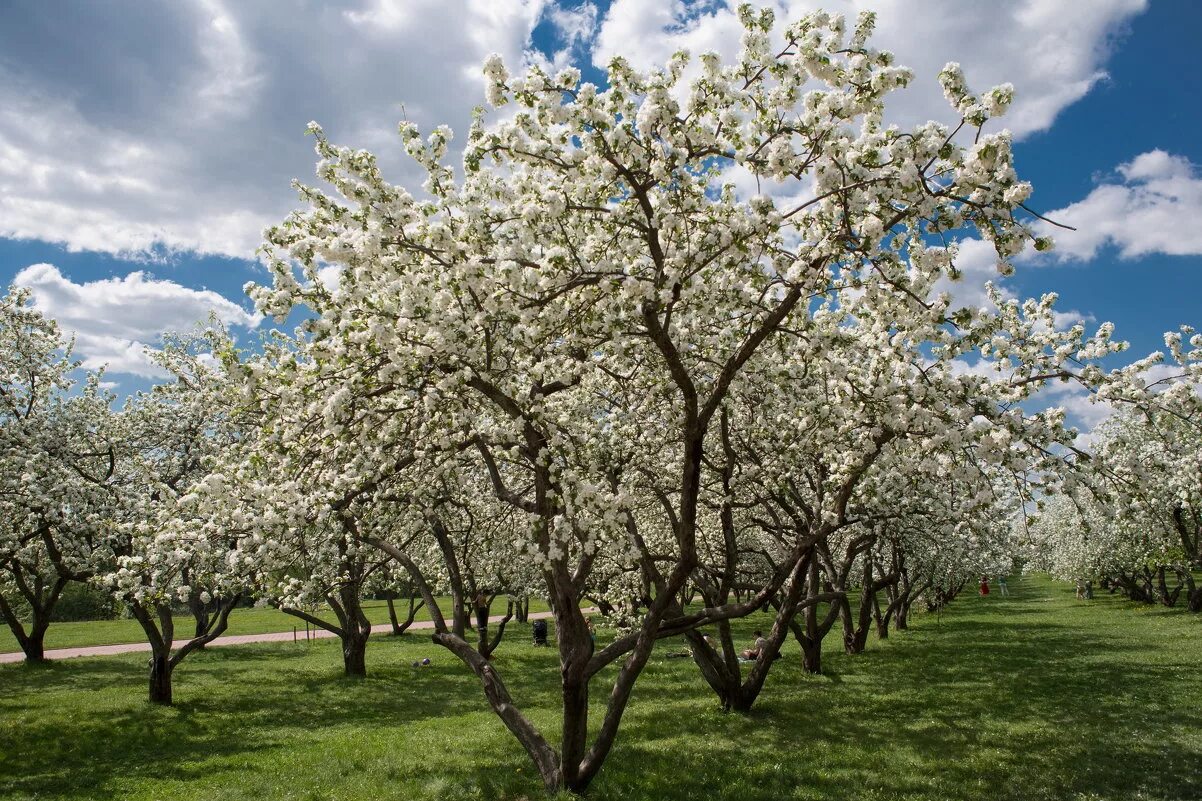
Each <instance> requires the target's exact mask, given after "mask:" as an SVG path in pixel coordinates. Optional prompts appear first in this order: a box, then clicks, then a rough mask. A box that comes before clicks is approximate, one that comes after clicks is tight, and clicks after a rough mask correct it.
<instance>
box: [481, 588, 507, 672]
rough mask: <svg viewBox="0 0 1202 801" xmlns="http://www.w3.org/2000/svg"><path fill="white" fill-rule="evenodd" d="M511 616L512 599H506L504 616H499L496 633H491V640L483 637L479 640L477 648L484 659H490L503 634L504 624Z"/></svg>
mask: <svg viewBox="0 0 1202 801" xmlns="http://www.w3.org/2000/svg"><path fill="white" fill-rule="evenodd" d="M512 617H513V601H506V603H505V616H504V617H503V618H501V622H500V623H498V624H497V633H496V634H495V635H493V638H492V640H489V639H488V638H487V637H484V638H483V639H481V640H480V643H479V650H480V655H481V656H483V657H484V658H485V659H491V658H492V653H493V651H495V650H497V646H498V645H500V644H501V638H502V637H504V636H505V624H506V623H508V622H509V620H510V618H512Z"/></svg>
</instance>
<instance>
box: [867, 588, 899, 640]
mask: <svg viewBox="0 0 1202 801" xmlns="http://www.w3.org/2000/svg"><path fill="white" fill-rule="evenodd" d="M895 608H896V607H895ZM872 618H873V621H874V622H875V623H876V636H877V637H878V638H880V639H882V640H884V639H888V637H889V611H888V610H886V611H884V612H882V611H881V601H880V597H879V596H878V595H877V594H876V593H873V594H872Z"/></svg>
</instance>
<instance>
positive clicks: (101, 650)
mask: <svg viewBox="0 0 1202 801" xmlns="http://www.w3.org/2000/svg"><path fill="white" fill-rule="evenodd" d="M590 611H593V610H589V609H585V610H584V612H585V613H586V614H587V613H589V612H590ZM549 617H551V613H550V612H531V613H530V619H531V620H539V619H541V618H549ZM501 620H502V616H501V615H494V616H493V617H490V618H489V619H488V621H489V622H490V623H500V622H501ZM432 628H434V624H433V623H432V622H431V621H429V620H423V621H418V622H416V623H413V624H412V625H411V626H409V631H413V630H414V629H432ZM391 631H392V624H391V623H381V624H380V625H378V626H372V627H371V633H372V634H388V633H389V632H391ZM334 636H336V635H335V634H334V633H333V632H329V631H326V630H325V629H316V630H310V631H309V637H310V638H311V639H326V638H327V637H334ZM293 639H296V640H304V639H305V633H304V632H303V631H301V632H292V631H273V632H268V633H265V634H231V635H228V636H225V637H218V638H217V639H215V640H213V642H211V643H209V645H208V647H210V648H212V647H214V646H218V645H245V644H247V643H254V642H291V641H292V640H293ZM186 642H187V640H176V641H175V643H174V646H175V647H176V648H180V647H182V646H183V644H184V643H186ZM149 650H150V643H146V642H129V643H123V644H121V645H90V646H87V647H84V648H55V649H52V650H48V651H46V658H47V659H71V658H73V657H77V656H109V655H111V654H129V653H135V652H138V651H149ZM24 659H25V654H23V653H21V652H20V651H17V652H15V653H8V654H0V664H3V663H5V662H20V661H22V660H24Z"/></svg>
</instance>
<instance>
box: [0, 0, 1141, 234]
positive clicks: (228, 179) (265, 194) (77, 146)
mask: <svg viewBox="0 0 1202 801" xmlns="http://www.w3.org/2000/svg"><path fill="white" fill-rule="evenodd" d="M821 1H822V4H823V5H827V6H830V7H831V8H832V9H833V10H839V11H844V12H847V13H848V14H853V15H854V13H855V12H856V11H857V10H858V9H859V8H860V6H861V5H866V4H867V3H868V0H821ZM774 2H777V5H778V8H779V10H780V15H781V17H782V18H790V17H793V16H796V14H797V13H800V12H801V11H803V10H806V9H808V8H810V7H812V6H816V5H818V4H819V0H814V2H796V1H795V0H789V1H788V2H785V0H774ZM731 5H733V3H732V4H730V5H728V4H726V3H720V2H702V3H689V4H685V3H683V2H675V1H673V2H662V3H659V2H657V3H649V2H643V0H616V2H614V3H613V4H612V5H611V6H610V7H609V9H608V11H607V12H606V13H605V14H604V17H603V18H602V15H601V14H600V12H599V10H598V5H597V4H595V3H593V2H583V3H576V4H572V5H570V6H569V5H567V4H552V3H549V2H547V0H350V2H348V3H347V4H346V5H343V6H332V5H327V4H303V3H302V4H290V5H288V6H287V9H286V10H283V9H281V7H280V6H279V5H277V4H272V3H235V2H232V0H181V1H180V2H177V3H162V4H156V5H152V6H147V5H146V4H144V3H139V2H136V0H112V2H106V3H89V2H86V1H85V0H68V2H67V3H66V4H64V3H54V4H47V3H41V2H37V0H14V1H13V2H11V3H8V4H6V7H5V11H4V21H3V24H0V236H5V237H16V238H33V239H41V240H46V241H50V242H56V243H61V244H63V245H65V246H66V247H68V248H69V249H71V250H81V249H83V250H97V251H104V252H109V253H116V254H120V255H126V256H128V255H130V254H139V253H142V252H144V251H146V250H149V249H156V248H157V249H160V250H164V249H165V250H168V251H170V250H172V249H181V250H193V251H196V252H198V253H213V254H221V255H228V256H240V257H246V256H249V255H251V254H252V253H253V251H254V249H255V247H256V246H257V245H258V244H259V242H260V238H261V231H262V229H263V227H264V226H266V225H269V224H272V223H275V222H277V221H279V220H280V219H281V218H282V217H283V216H285V215H286V213H287V212H288V210H289V209H290V208H291V207H292V205H293V196H292V193H291V191H290V190H289V189H288V183H289V181H290V180H291V179H292V178H295V177H300V178H302V179H308V178H309V177H310V176H311V175H312V165H313V162H314V157H313V155H312V151H311V150H310V143H309V142H308V141H306V140H305V138H304V137H303V135H302V132H303V130H304V126H305V124H306V123H307V122H308V121H309V120H311V119H316V120H318V121H319V122H322V123H323V124H324V125H325V127H326V129H327V131H328V132H329V133H330V135H331V138H333V139H334V140H335V141H338V142H344V143H347V144H352V145H355V146H361V147H367V148H370V149H373V150H375V151H377V153H378V154H379V156H380V158H381V164H382V167H383V168H384V169H385V172H386V174H387V175H389V176H390V177H392V178H393V179H394V180H401V181H409V180H413V179H414V178H415V177H416V171H415V170H412V168H411V167H409V166H408V165H407V162H406V160H405V159H404V158H403V157H402V156H401V148H400V147H399V146H398V143H397V141H396V137H395V135H394V130H395V123H396V121H397V120H398V119H399V118H400V117H401V116H407V117H408V118H410V119H413V120H414V121H415V122H417V123H418V124H419V125H421V126H423V127H432V126H434V125H436V124H440V123H447V124H450V125H451V126H452V127H453V128H455V129H456V130H458V131H459V132H460V134H461V135H462V134H463V133H464V132H465V131H466V128H467V124H468V121H469V115H470V109H471V106H472V105H473V104H474V103H475V102H476V101H477V100H478V99H479V98H481V96H482V84H481V76H480V69H479V65H480V64H481V63H482V62H483V60H484V58H485V57H486V56H487V55H488V54H489V53H492V52H498V53H500V54H501V55H502V56H503V57H504V58H505V60H506V61H507V62H508V63H509V64H511V65H512V66H513V67H515V68H516V67H520V66H521V65H522V64H523V63H542V64H551V65H552V66H563V65H565V64H566V63H567V62H568V61H571V60H576V61H579V60H582V59H584V58H587V57H588V56H587V55H586V52H587V51H588V50H589V49H590V48H591V53H592V59H593V61H594V63H596V64H598V65H604V64H605V63H606V62H607V61H608V59H609V58H610V57H611V56H612V55H614V54H616V53H619V52H620V53H623V54H627V55H629V56H630V57H631V58H632V60H633V61H634V62H635V63H637V64H639V65H641V66H649V65H651V64H654V63H662V62H663V61H664V60H666V59H667V58H668V57H669V56H670V55H671V53H672V52H673V51H674V50H675V49H677V48H678V47H680V46H682V45H683V46H687V47H690V48H691V49H693V50H694V51H702V50H710V49H715V50H719V51H721V52H723V53H724V54H725V55H727V56H733V51H734V50H735V49H736V48H737V46H738V40H739V30H738V25H737V22H736V21H735V18H734V15H733V11H732V9H731ZM873 5H879V6H880V8H879V12H880V15H879V16H880V25H879V29H880V35H879V37H878V40H877V42H878V44H879V45H880V46H883V47H888V48H892V49H894V50H895V51H896V52H897V53H898V55H899V57H900V59H901V60H902V61H904V62H906V63H909V64H910V65H912V66H913V67H915V68H916V70H917V72H918V75H919V78H920V79H919V81H918V82H917V85H916V86H914V87H912V88H910V89H907V90H905V92H903V93H902V96H901V100H902V102H901V104H900V107H899V109H898V114H899V115H900V118H901V119H902V120H903V121H913V120H918V119H925V118H927V117H930V116H932V115H935V116H944V117H946V116H947V114H946V105H945V103H944V101H943V99H942V96H941V93H940V90H939V88H938V86H937V83H936V81H935V74H936V73H937V71H938V69H939V67H940V66H942V63H943V61H945V60H949V59H956V60H959V61H961V62H962V63H963V64H964V66H965V69H966V72H967V74H968V77H969V79H970V80H971V81H972V82H973V83H974V84H975V85H977V86H981V87H984V86H988V85H991V84H993V83H998V82H1001V81H1004V80H1010V81H1013V82H1014V83H1015V84H1016V86H1017V87H1018V92H1019V100H1018V103H1017V105H1016V107H1015V109H1014V112H1013V114H1012V116H1011V117H1010V118H1009V121H1008V123H1007V124H1009V125H1010V126H1011V127H1012V128H1014V129H1015V130H1016V131H1018V132H1019V133H1023V132H1029V131H1034V130H1039V129H1042V128H1045V127H1047V126H1048V125H1049V124H1050V123H1051V121H1052V119H1053V118H1054V117H1055V115H1056V113H1057V112H1058V111H1059V110H1060V109H1062V108H1063V107H1064V106H1066V105H1067V104H1069V103H1071V102H1073V101H1074V100H1076V99H1078V98H1079V97H1081V96H1082V95H1083V94H1084V93H1085V92H1087V91H1088V90H1089V88H1090V87H1091V86H1093V85H1094V84H1095V83H1096V82H1097V81H1098V80H1100V79H1101V78H1102V77H1103V75H1104V72H1103V70H1102V64H1103V62H1104V60H1105V57H1106V55H1107V52H1108V49H1109V45H1110V41H1111V39H1112V38H1113V36H1114V35H1115V33H1116V32H1117V31H1120V30H1121V28H1122V25H1123V23H1124V22H1125V21H1126V20H1127V19H1129V18H1130V17H1131V16H1132V15H1133V14H1135V13H1137V12H1138V11H1140V10H1141V9H1142V8H1143V7H1144V5H1145V0H1095V2H1091V3H1087V4H1067V3H1062V2H1059V0H1026V2H1022V3H1014V4H1005V5H1003V6H1000V7H999V6H997V5H996V4H991V3H986V2H984V0H977V2H964V3H957V4H953V5H948V4H945V3H937V2H935V0H924V1H923V2H908V3H885V4H880V3H873ZM916 20H920V21H921V22H920V23H917V22H916ZM543 21H545V22H547V23H548V24H549V29H550V30H551V31H552V32H553V33H554V35H555V36H557V37H558V42H556V43H552V45H551V46H552V47H553V48H555V49H554V52H553V53H551V54H548V55H549V56H550V58H549V59H548V56H547V55H543V54H539V53H535V52H533V50H532V47H531V36H532V32H533V31H534V29H535V28H536V27H537V26H539V24H540V23H542V22H543ZM402 106H403V108H404V111H403V112H402Z"/></svg>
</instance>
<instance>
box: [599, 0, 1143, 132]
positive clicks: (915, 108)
mask: <svg viewBox="0 0 1202 801" xmlns="http://www.w3.org/2000/svg"><path fill="white" fill-rule="evenodd" d="M754 4H755V5H757V6H771V7H772V8H773V9H774V10H775V11H776V14H777V19H778V20H793V19H796V18H797V17H799V16H800V15H801V14H803V13H806V12H808V11H813V10H816V9H818V8H825V9H826V10H828V11H832V12H839V13H843V14H845V15H846V16H847V17H848V19H849V20H854V19H855V17H856V15H857V14H858V13H859V12H860V11H861V10H873V11H876V12H877V32H876V35H875V36H874V38H873V40H872V42H873V45H874V46H875V47H879V48H882V49H887V50H892V51H893V52H894V53H895V54H896V55H897V57H898V61H899V62H900V63H902V64H905V65H906V66H909V67H911V68H913V69H914V71H915V77H916V81H915V83H914V85H912V86H910V87H909V88H907V89H905V90H904V91H902V92H900V93H898V94H897V95H896V96H895V97H894V103H895V104H896V105H894V106H893V107H892V115H893V118H894V119H895V120H897V121H899V122H901V123H903V124H913V123H917V122H922V121H925V120H927V119H941V120H949V119H950V116H951V110H950V109H949V108H948V105H947V101H946V100H944V98H943V94H942V90H941V89H940V87H939V84H938V81H937V80H936V75H937V74H938V72H939V70H940V69H941V68H942V67H943V65H944V64H945V63H946V62H948V61H958V62H960V64H961V65H962V66H963V68H964V71H965V75H966V77H967V78H968V80H969V85H970V86H971V87H974V88H976V89H978V90H980V89H987V88H989V87H991V86H994V85H996V84H999V83H1004V82H1007V81H1009V82H1011V83H1013V84H1014V86H1015V89H1016V91H1017V99H1016V101H1015V104H1014V106H1013V107H1012V110H1011V112H1010V114H1009V115H1008V116H1007V117H1006V118H1005V120H1004V123H1005V125H1006V126H1007V127H1009V128H1010V129H1011V130H1012V131H1014V132H1015V133H1016V134H1018V135H1023V134H1028V133H1032V132H1034V131H1040V130H1043V129H1045V128H1047V127H1048V126H1050V125H1051V124H1052V121H1053V120H1054V119H1055V117H1056V115H1057V114H1058V113H1059V112H1060V111H1061V110H1062V109H1064V108H1065V107H1066V106H1068V105H1069V104H1071V103H1073V102H1075V101H1077V100H1079V99H1080V98H1081V97H1083V96H1084V95H1085V94H1086V92H1088V91H1089V90H1090V88H1091V87H1093V86H1094V85H1095V84H1096V83H1097V82H1098V81H1100V80H1102V79H1103V78H1104V77H1105V75H1106V73H1105V70H1104V69H1103V64H1104V63H1105V60H1106V57H1107V56H1108V54H1109V52H1110V47H1111V45H1112V43H1113V39H1114V38H1115V36H1116V34H1118V33H1119V32H1121V30H1122V29H1123V26H1124V24H1125V23H1126V22H1127V21H1128V20H1129V19H1130V18H1131V17H1132V16H1133V15H1135V14H1137V13H1139V12H1140V11H1142V10H1143V9H1144V8H1145V7H1146V5H1147V2H1146V0H1092V1H1091V2H1089V3H1066V2H1064V1H1063V0H1024V2H1013V3H996V2H992V0H973V1H972V2H966V1H965V2H957V3H947V2H943V1H942V0H891V1H886V2H881V0H768V1H767V2H766V1H765V0H757V2H755V3H754ZM735 5H737V4H736V3H731V4H729V5H728V4H725V3H708V4H697V3H692V4H686V3H684V2H681V0H670V2H656V3H650V2H646V1H645V0H615V2H614V3H613V4H612V5H611V6H610V9H609V11H608V13H607V14H606V16H605V20H604V21H603V23H602V25H601V30H600V32H599V33H598V35H597V40H596V46H595V47H594V50H593V62H594V64H596V65H597V66H598V67H603V66H604V65H605V64H607V63H608V62H609V60H610V59H611V58H612V57H613V56H615V55H619V54H621V55H624V56H626V57H627V58H628V59H630V61H631V62H632V63H633V64H634V65H635V66H636V67H639V68H642V69H646V68H649V67H652V66H655V65H657V64H662V63H664V62H665V61H667V59H668V58H669V57H671V55H672V54H673V53H674V52H675V51H676V50H678V49H680V48H682V47H683V48H687V49H689V50H690V51H691V52H693V53H694V54H698V53H702V52H705V51H707V50H713V51H716V52H718V53H720V54H721V55H723V56H724V57H726V58H728V59H731V58H733V57H734V56H735V55H736V53H737V50H738V47H739V39H740V35H741V31H742V29H741V27H740V26H739V23H738V20H737V18H736V16H735V13H734V8H733V7H734V6H735Z"/></svg>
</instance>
